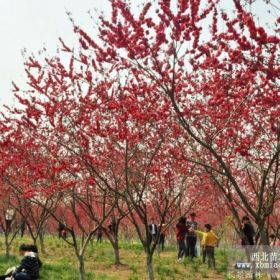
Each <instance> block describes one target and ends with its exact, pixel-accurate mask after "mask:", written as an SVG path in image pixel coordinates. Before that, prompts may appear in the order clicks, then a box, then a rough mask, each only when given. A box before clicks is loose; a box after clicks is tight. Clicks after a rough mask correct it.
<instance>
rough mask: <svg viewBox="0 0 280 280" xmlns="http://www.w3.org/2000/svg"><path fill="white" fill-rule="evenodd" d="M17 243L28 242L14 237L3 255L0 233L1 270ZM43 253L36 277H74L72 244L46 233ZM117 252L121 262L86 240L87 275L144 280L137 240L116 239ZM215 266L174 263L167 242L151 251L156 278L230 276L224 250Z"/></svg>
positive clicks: (105, 246) (106, 247)
mask: <svg viewBox="0 0 280 280" xmlns="http://www.w3.org/2000/svg"><path fill="white" fill-rule="evenodd" d="M21 243H31V240H30V239H29V238H28V237H25V238H23V239H21V238H17V239H16V240H15V241H14V243H13V246H12V252H11V257H10V258H9V259H7V258H6V257H5V254H4V243H3V236H1V237H0V245H1V246H0V248H1V255H0V273H1V274H3V273H4V272H5V270H6V269H7V268H8V267H11V266H14V265H17V264H18V263H19V261H20V256H19V254H18V247H19V245H20V244H21ZM45 244H46V249H47V254H46V255H42V254H41V255H40V258H41V259H42V261H43V268H42V270H41V273H40V274H41V277H40V279H44V280H58V279H59V280H78V279H79V272H78V261H77V260H76V256H75V254H74V251H73V248H72V247H70V246H69V245H68V244H66V243H65V242H64V241H63V240H59V239H58V238H57V237H52V236H47V237H46V242H45ZM120 247H121V250H120V255H121V261H122V263H123V265H121V266H118V267H116V266H115V265H114V255H113V249H112V247H111V245H110V243H109V242H108V241H106V240H105V241H103V242H102V243H101V244H100V243H98V244H97V243H96V242H95V241H94V242H93V243H92V244H89V247H88V250H87V253H86V258H85V259H86V271H87V279H88V280H93V279H98V280H99V279H100V280H144V279H147V276H146V267H145V263H146V261H145V255H144V252H143V249H142V246H141V244H140V243H138V242H133V243H128V242H121V243H120ZM216 259H217V267H216V269H215V270H214V269H208V268H207V266H206V265H203V264H202V262H201V259H200V258H197V259H195V261H193V262H190V261H189V260H187V259H186V260H185V261H184V262H183V263H178V262H177V260H176V247H175V246H174V245H169V246H167V248H166V251H165V252H163V253H161V254H160V256H159V255H158V254H157V253H155V256H154V270H155V275H156V279H158V280H165V279H167V280H168V279H170V280H171V279H176V280H177V279H193V280H198V279H211V280H219V279H228V280H229V279H231V278H229V277H227V276H226V274H227V273H226V270H227V266H228V263H227V257H226V254H225V250H224V249H223V248H219V249H218V250H216Z"/></svg>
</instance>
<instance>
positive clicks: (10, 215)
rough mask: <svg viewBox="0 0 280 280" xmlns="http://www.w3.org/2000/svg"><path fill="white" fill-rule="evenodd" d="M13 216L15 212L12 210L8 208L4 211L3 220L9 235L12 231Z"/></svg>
mask: <svg viewBox="0 0 280 280" xmlns="http://www.w3.org/2000/svg"><path fill="white" fill-rule="evenodd" d="M14 216H15V210H14V209H13V208H9V209H7V210H6V213H5V220H6V231H7V233H10V232H11V230H12V223H13V219H14Z"/></svg>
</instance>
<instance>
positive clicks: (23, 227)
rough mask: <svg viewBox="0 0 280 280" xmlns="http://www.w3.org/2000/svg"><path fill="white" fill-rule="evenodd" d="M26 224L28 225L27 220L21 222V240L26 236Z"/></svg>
mask: <svg viewBox="0 0 280 280" xmlns="http://www.w3.org/2000/svg"><path fill="white" fill-rule="evenodd" d="M25 224H26V222H25V219H24V218H22V219H21V222H20V236H21V238H23V235H24V232H25Z"/></svg>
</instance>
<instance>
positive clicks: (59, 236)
mask: <svg viewBox="0 0 280 280" xmlns="http://www.w3.org/2000/svg"><path fill="white" fill-rule="evenodd" d="M64 228H65V226H64V224H63V223H62V222H59V223H58V228H57V230H58V238H63V231H64Z"/></svg>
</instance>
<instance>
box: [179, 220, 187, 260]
mask: <svg viewBox="0 0 280 280" xmlns="http://www.w3.org/2000/svg"><path fill="white" fill-rule="evenodd" d="M187 232H188V227H187V225H186V218H185V217H181V218H180V219H179V221H178V223H177V225H176V240H177V245H178V261H181V260H183V257H184V256H186V253H187V250H186V244H185V238H186V234H187Z"/></svg>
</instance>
